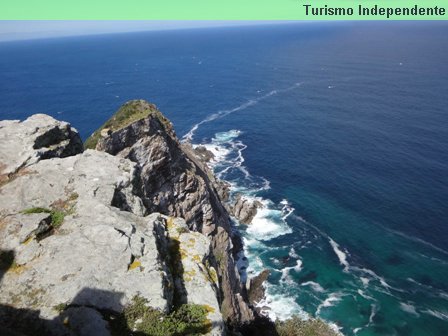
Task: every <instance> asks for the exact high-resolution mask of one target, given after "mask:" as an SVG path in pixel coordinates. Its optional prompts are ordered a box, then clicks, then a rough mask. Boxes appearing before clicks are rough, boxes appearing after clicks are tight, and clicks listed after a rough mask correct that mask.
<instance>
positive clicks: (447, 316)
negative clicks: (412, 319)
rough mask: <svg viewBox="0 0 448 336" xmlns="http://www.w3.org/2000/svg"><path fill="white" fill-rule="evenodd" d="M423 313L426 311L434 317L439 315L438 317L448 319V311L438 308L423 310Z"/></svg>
mask: <svg viewBox="0 0 448 336" xmlns="http://www.w3.org/2000/svg"><path fill="white" fill-rule="evenodd" d="M423 313H426V314H428V315H432V316H434V317H437V318H438V319H441V320H444V321H448V313H447V312H441V311H437V310H432V309H427V310H423Z"/></svg>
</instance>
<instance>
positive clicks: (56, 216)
mask: <svg viewBox="0 0 448 336" xmlns="http://www.w3.org/2000/svg"><path fill="white" fill-rule="evenodd" d="M22 213H23V214H25V215H30V214H36V213H48V214H50V217H51V226H52V227H53V228H55V229H57V228H58V227H60V226H61V225H62V223H63V222H64V219H65V216H66V214H68V213H65V212H64V211H61V210H50V209H47V208H40V207H35V208H29V209H25V210H23V211H22Z"/></svg>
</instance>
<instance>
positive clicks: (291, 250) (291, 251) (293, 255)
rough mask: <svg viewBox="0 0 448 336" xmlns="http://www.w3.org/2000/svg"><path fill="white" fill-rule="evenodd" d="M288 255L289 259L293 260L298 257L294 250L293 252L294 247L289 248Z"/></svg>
mask: <svg viewBox="0 0 448 336" xmlns="http://www.w3.org/2000/svg"><path fill="white" fill-rule="evenodd" d="M288 255H289V256H290V257H291V258H295V259H297V258H299V255H298V254H297V253H296V250H294V247H291V248H290V249H289V253H288Z"/></svg>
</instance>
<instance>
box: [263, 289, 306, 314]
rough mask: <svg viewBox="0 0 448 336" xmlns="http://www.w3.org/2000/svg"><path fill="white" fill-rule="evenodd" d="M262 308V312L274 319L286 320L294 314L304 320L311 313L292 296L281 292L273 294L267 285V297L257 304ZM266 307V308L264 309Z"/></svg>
mask: <svg viewBox="0 0 448 336" xmlns="http://www.w3.org/2000/svg"><path fill="white" fill-rule="evenodd" d="M256 306H257V307H259V308H262V310H261V313H262V314H263V315H265V316H269V318H270V319H271V320H273V321H275V320H277V319H279V320H280V321H284V320H286V319H288V318H290V317H291V316H292V315H298V316H299V317H301V318H302V319H304V320H307V319H309V315H308V314H307V313H305V312H304V311H303V309H302V308H301V307H300V306H299V305H298V304H297V302H295V301H294V299H293V298H291V297H290V296H284V295H281V294H271V293H270V287H269V286H267V287H266V298H265V299H264V300H262V301H260V302H258V303H257V304H256ZM263 308H265V309H263Z"/></svg>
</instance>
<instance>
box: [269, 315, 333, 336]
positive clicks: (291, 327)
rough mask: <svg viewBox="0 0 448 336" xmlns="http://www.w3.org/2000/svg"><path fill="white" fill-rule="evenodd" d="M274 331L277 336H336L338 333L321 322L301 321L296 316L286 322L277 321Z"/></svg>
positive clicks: (314, 320) (316, 320)
mask: <svg viewBox="0 0 448 336" xmlns="http://www.w3.org/2000/svg"><path fill="white" fill-rule="evenodd" d="M275 329H276V330H277V333H278V335H279V336H338V333H336V332H335V331H334V330H333V329H331V328H330V326H329V325H328V324H326V323H325V322H323V321H322V320H319V319H309V320H303V319H301V318H300V317H298V316H293V317H291V318H290V319H288V320H286V321H279V320H277V321H276V322H275Z"/></svg>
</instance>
